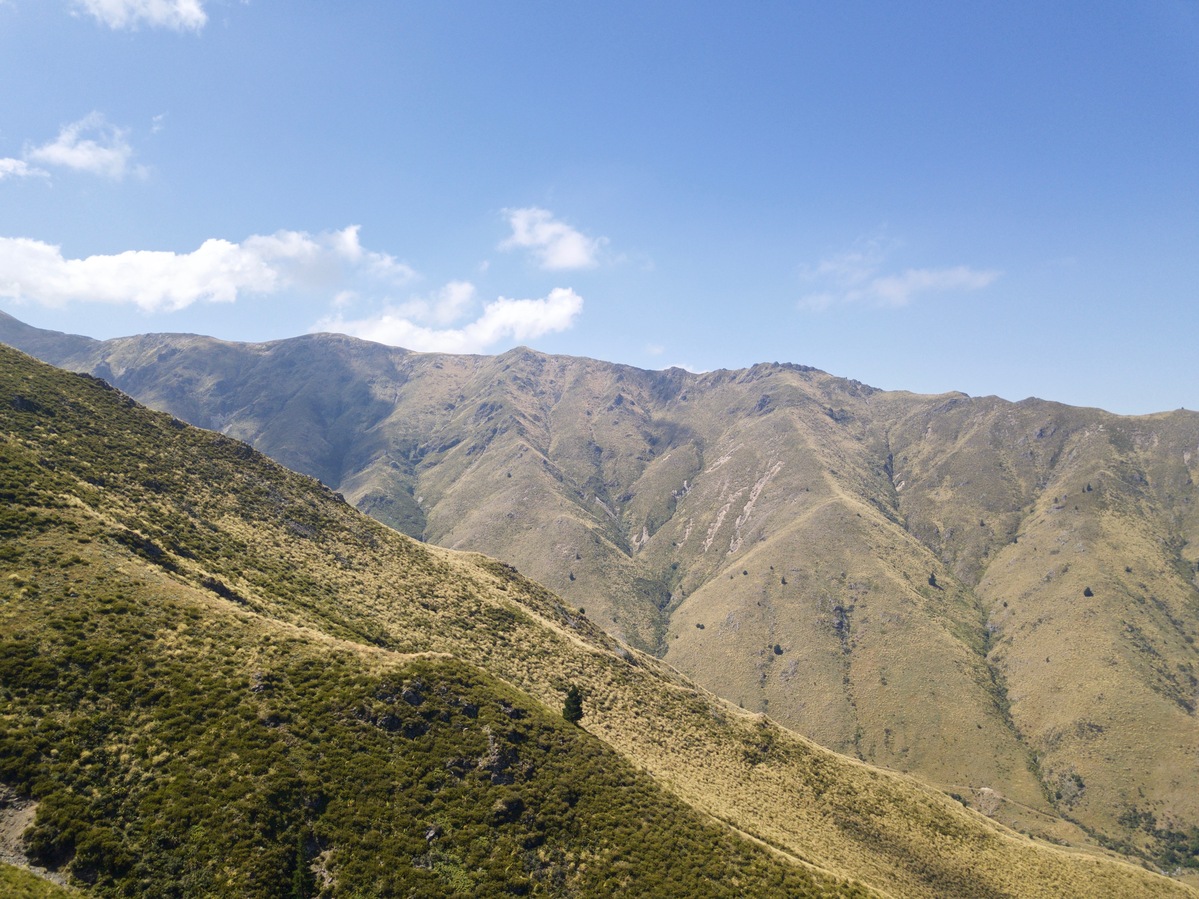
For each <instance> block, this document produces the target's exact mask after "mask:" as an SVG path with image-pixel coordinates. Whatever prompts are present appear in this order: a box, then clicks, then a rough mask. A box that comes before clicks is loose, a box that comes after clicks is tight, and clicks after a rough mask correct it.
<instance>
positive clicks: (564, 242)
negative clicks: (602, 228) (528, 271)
mask: <svg viewBox="0 0 1199 899" xmlns="http://www.w3.org/2000/svg"><path fill="white" fill-rule="evenodd" d="M504 215H505V216H506V217H507V219H508V224H509V226H510V227H511V228H512V236H511V237H509V238H507V239H506V240H504V241H503V242H502V243H501V244H500V249H501V250H513V249H525V250H529V251H531V252H532V253H533V255H534V257H536V259H537V261H538V264H539V265H540V266H541V268H543V269H546V270H549V271H566V270H569V269H582V268H594V267H595V266H596V265H598V264H599V253H600V250H601V249H603V247H604V245H605V244H607V242H608V239H607V238H606V237H588V236H587V235H585V234H583V233H582V232H580V231H576V230H575V229H574V228H572V227H571V226H570V225H568V224H566V223H565V222H562V221H559V220H558V219H556V218H554V215H553V213H552V212H550V211H549V210H548V209H540V208H538V207H536V206H530V207H527V208H524V209H505V210H504Z"/></svg>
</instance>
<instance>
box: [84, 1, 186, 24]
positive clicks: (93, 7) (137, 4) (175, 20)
mask: <svg viewBox="0 0 1199 899" xmlns="http://www.w3.org/2000/svg"><path fill="white" fill-rule="evenodd" d="M75 5H76V6H77V7H79V8H80V9H82V10H83V11H84V12H86V13H88V14H89V15H90V16H92V17H93V18H95V19H96V20H97V21H98V22H100V23H101V24H104V25H107V26H108V27H109V28H129V29H134V28H138V27H139V26H141V25H148V26H150V27H151V28H171V29H174V30H175V31H199V30H200V29H201V28H203V27H204V25H205V23H207V22H208V16H207V15H206V14H205V12H204V0H75Z"/></svg>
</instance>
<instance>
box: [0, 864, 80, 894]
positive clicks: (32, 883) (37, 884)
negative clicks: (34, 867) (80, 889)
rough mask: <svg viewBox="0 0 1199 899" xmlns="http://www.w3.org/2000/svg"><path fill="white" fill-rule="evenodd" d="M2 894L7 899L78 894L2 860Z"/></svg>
mask: <svg viewBox="0 0 1199 899" xmlns="http://www.w3.org/2000/svg"><path fill="white" fill-rule="evenodd" d="M0 896H4V897H5V899H70V897H72V896H78V894H77V893H76V892H74V891H73V890H69V889H66V888H64V887H60V886H58V885H57V884H53V883H50V882H49V881H47V880H42V879H41V878H40V877H37V876H35V875H33V874H30V873H29V872H28V871H25V870H22V869H21V868H15V867H13V866H12V865H6V864H4V863H3V862H0Z"/></svg>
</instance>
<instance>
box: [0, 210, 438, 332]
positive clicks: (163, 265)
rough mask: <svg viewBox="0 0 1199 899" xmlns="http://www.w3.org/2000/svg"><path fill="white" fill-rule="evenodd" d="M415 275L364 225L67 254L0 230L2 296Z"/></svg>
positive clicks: (391, 281) (200, 291) (40, 299)
mask: <svg viewBox="0 0 1199 899" xmlns="http://www.w3.org/2000/svg"><path fill="white" fill-rule="evenodd" d="M413 277H415V273H414V272H413V271H412V269H410V268H409V267H408V266H406V265H404V264H403V263H401V262H397V261H396V260H395V259H393V258H392V257H391V256H388V255H386V254H383V253H375V252H371V251H367V250H365V249H363V247H362V245H361V244H360V243H359V242H358V228H357V226H351V227H349V228H345V229H343V230H341V231H334V232H327V233H323V234H316V235H313V234H308V233H306V232H302V231H279V232H277V233H275V234H271V235H265V236H264V235H253V236H251V237H249V238H247V239H246V240H245V241H243V242H242V243H240V244H237V243H232V242H230V241H227V240H222V239H219V238H213V239H210V240H206V241H204V243H202V244H201V245H200V247H199V248H198V249H196V250H194V251H192V252H190V253H174V252H170V251H161V250H128V251H126V252H123V253H117V254H114V255H103V256H88V257H86V258H84V259H67V258H65V257H64V256H63V255H62V251H61V249H60V248H59V247H56V246H53V245H51V244H47V243H43V242H41V241H37V240H30V239H28V238H0V297H5V298H10V299H15V300H19V301H26V302H34V303H40V304H42V305H46V306H62V305H64V304H66V303H69V302H93V303H129V304H133V305H136V306H138V307H140V308H141V309H143V310H145V311H147V312H157V311H173V310H178V309H182V308H184V307H186V306H190V305H191V304H192V303H196V302H202V301H206V302H216V303H231V302H233V301H235V300H236V299H237V298H238V297H240V296H243V295H245V294H273V293H278V292H280V291H282V290H298V291H319V292H328V293H330V294H335V293H337V292H338V291H339V289H340V290H343V291H344V290H352V289H354V288H355V287H358V286H365V287H366V288H368V289H371V290H373V291H379V290H383V291H386V290H387V289H389V288H392V287H394V286H397V285H399V284H403V283H405V282H407V281H409V280H411V279H412V278H413Z"/></svg>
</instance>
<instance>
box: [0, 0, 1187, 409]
mask: <svg viewBox="0 0 1199 899" xmlns="http://www.w3.org/2000/svg"><path fill="white" fill-rule="evenodd" d="M0 309H3V310H5V311H7V312H9V313H11V314H13V315H15V316H17V317H18V318H21V319H22V320H24V321H27V322H30V323H31V324H35V325H38V326H40V327H49V328H55V329H59V330H65V331H71V332H75V333H84V334H89V335H92V336H96V337H111V336H117V335H121V334H132V333H138V332H143V331H192V332H198V333H206V334H212V335H215V336H218V337H222V338H227V339H231V340H269V339H277V338H283V337H289V336H294V335H297V334H302V333H305V332H308V331H312V330H340V331H345V332H347V333H352V334H357V335H359V336H363V337H367V338H370V339H376V340H381V341H384V342H390V343H395V344H397V345H402V346H407V347H409V348H411V349H420V350H448V351H455V352H481V353H495V352H502V351H503V350H505V349H508V348H510V347H512V346H515V345H518V344H522V343H523V344H526V345H529V346H533V347H536V348H538V349H541V350H544V351H547V352H554V353H568V354H573V355H585V356H592V357H596V358H601V359H607V360H612V361H618V362H625V363H629V364H632V365H636V366H639V367H643V368H665V367H668V366H670V365H683V366H685V367H688V368H691V369H693V370H706V369H715V368H739V367H743V366H746V365H750V364H753V363H754V362H762V361H766V362H769V361H787V362H797V363H802V364H807V365H815V366H817V367H819V368H822V369H825V370H826V371H830V372H832V373H834V374H838V375H843V376H846V377H851V378H856V379H858V380H861V381H864V382H866V383H868V384H872V385H874V386H878V387H883V388H888V389H906V390H913V391H917V392H925V393H936V392H942V391H948V390H962V391H965V392H967V393H970V394H973V395H987V394H998V395H1000V396H1003V397H1006V398H1008V399H1013V400H1017V399H1021V398H1023V397H1026V396H1040V397H1044V398H1047V399H1054V400H1059V401H1062V402H1067V403H1071V404H1076V405H1090V406H1100V407H1103V408H1107V409H1110V410H1112V411H1116V412H1122V413H1147V412H1152V411H1158V410H1167V409H1174V408H1178V407H1180V406H1185V407H1187V408H1190V409H1199V377H1197V374H1196V373H1197V371H1199V350H1197V346H1199V342H1197V337H1199V3H1196V2H1195V0H1162V2H1157V0H1146V2H1136V3H1122V2H1121V3H1116V2H1103V3H1096V2H1085V3H1081V2H1080V3H1065V2H1063V3H1051V4H1046V3H1004V4H989V5H987V4H978V3H960V2H952V3H951V2H945V3H911V4H900V3H881V2H880V3H855V2H846V3H800V2H793V3H769V2H755V3H731V2H730V3H702V2H688V3H681V2H680V3H666V2H649V3H647V2H636V3H618V2H613V3H602V4H601V3H595V2H587V3H572V2H561V3H554V4H547V3H524V2H505V3H484V2H477V3H454V2H446V3H405V2H398V0H387V2H372V0H356V2H352V3H334V2H323V3H322V2H304V3H285V2H282V0H248V2H243V0H0Z"/></svg>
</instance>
